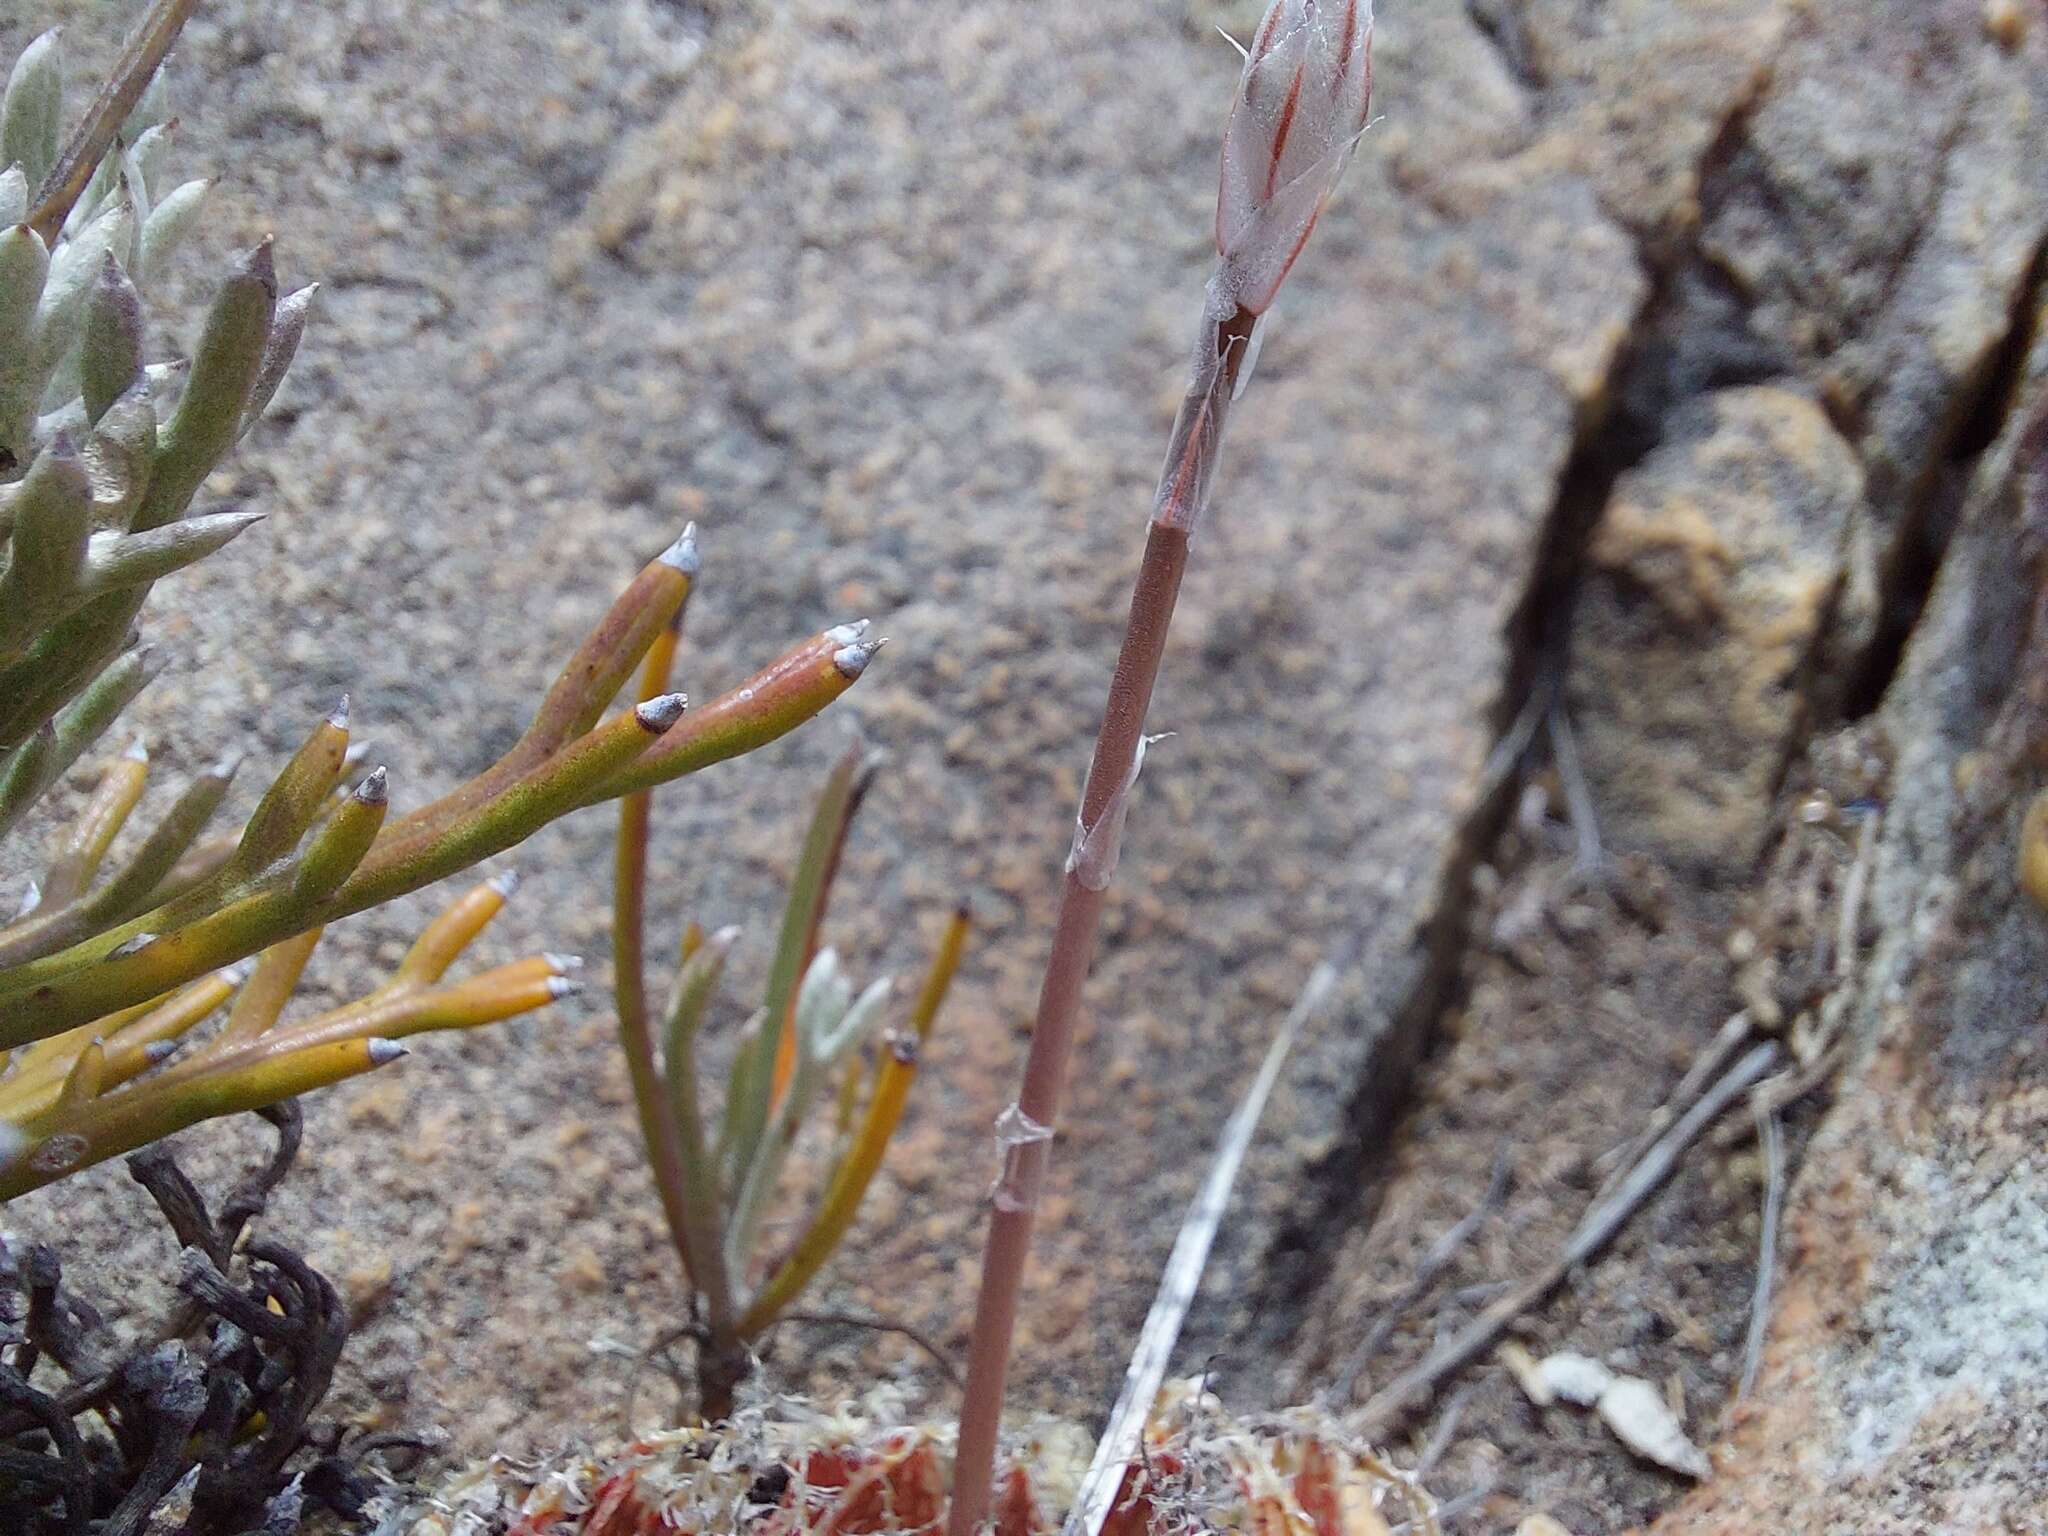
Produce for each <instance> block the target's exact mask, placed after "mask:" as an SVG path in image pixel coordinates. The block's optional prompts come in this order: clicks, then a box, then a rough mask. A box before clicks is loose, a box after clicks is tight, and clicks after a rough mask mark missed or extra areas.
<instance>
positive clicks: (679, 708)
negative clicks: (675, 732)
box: [633, 693, 690, 736]
mask: <svg viewBox="0 0 2048 1536" xmlns="http://www.w3.org/2000/svg"><path fill="white" fill-rule="evenodd" d="M689 705H690V701H689V699H688V698H687V697H686V696H685V695H683V694H680V693H664V694H662V695H661V696H660V697H659V698H653V699H649V700H648V701H647V702H646V703H645V704H642V705H640V706H639V707H638V708H637V709H635V710H634V711H633V718H634V719H636V720H638V721H639V722H640V724H641V726H642V727H644V728H645V729H646V730H649V731H651V732H653V733H654V734H655V735H657V736H659V735H660V734H661V733H662V732H663V731H666V730H667V729H668V728H669V727H670V726H672V725H674V724H675V723H676V722H677V721H678V720H680V719H682V718H683V711H684V710H686V709H688V708H689Z"/></svg>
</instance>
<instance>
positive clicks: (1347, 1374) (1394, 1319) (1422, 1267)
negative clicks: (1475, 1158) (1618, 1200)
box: [1329, 1145, 1511, 1403]
mask: <svg viewBox="0 0 2048 1536" xmlns="http://www.w3.org/2000/svg"><path fill="white" fill-rule="evenodd" d="M1510 1168H1511V1164H1510V1163H1509V1161H1508V1149H1507V1147H1506V1146H1505V1145H1503V1146H1502V1147H1501V1149H1500V1151H1499V1152H1497V1153H1496V1154H1495V1155H1494V1159H1493V1173H1492V1175H1491V1177H1489V1178H1488V1179H1487V1181H1486V1193H1485V1194H1483V1195H1481V1196H1480V1197H1479V1203H1478V1204H1477V1205H1475V1206H1473V1207H1472V1209H1471V1210H1469V1211H1467V1212H1466V1213H1465V1214H1464V1215H1463V1216H1461V1217H1459V1218H1458V1220H1457V1222H1456V1223H1455V1224H1454V1225H1452V1226H1451V1227H1450V1229H1449V1230H1447V1231H1446V1232H1445V1233H1444V1234H1443V1235H1442V1236H1441V1237H1439V1238H1438V1239H1437V1240H1436V1241H1435V1242H1433V1243H1431V1244H1430V1245H1429V1251H1428V1252H1427V1253H1425V1254H1424V1255H1423V1256H1422V1262H1421V1263H1420V1264H1418V1265H1417V1266H1416V1268H1415V1274H1414V1276H1413V1277H1412V1278H1411V1279H1410V1280H1409V1282H1408V1283H1407V1284H1406V1285H1405V1286H1403V1287H1402V1288H1401V1290H1400V1292H1399V1294H1397V1295H1396V1296H1395V1297H1394V1299H1393V1300H1392V1301H1389V1302H1388V1303H1387V1304H1386V1305H1385V1306H1383V1307H1382V1308H1380V1312H1379V1316H1377V1317H1376V1318H1374V1319H1373V1325H1372V1327H1371V1328H1370V1329H1368V1330H1367V1331H1366V1335H1365V1337H1364V1338H1363V1339H1362V1340H1360V1341H1359V1345H1358V1347H1357V1348H1356V1349H1354V1350H1353V1351H1352V1352H1351V1357H1350V1358H1349V1359H1348V1360H1346V1361H1345V1362H1344V1369H1343V1370H1342V1371H1341V1372H1340V1373H1339V1374H1338V1377H1337V1382H1336V1385H1335V1386H1334V1387H1333V1388H1332V1389H1331V1392H1330V1399H1329V1400H1330V1401H1332V1402H1336V1403H1344V1402H1349V1401H1350V1399H1351V1393H1352V1389H1353V1388H1354V1387H1356V1386H1357V1384H1358V1378H1359V1376H1360V1374H1361V1373H1362V1372H1363V1371H1364V1370H1365V1367H1366V1366H1367V1365H1368V1364H1370V1363H1371V1362H1372V1361H1373V1360H1374V1359H1375V1358H1376V1357H1377V1356H1378V1355H1379V1352H1380V1351H1381V1350H1382V1349H1383V1348H1385V1347H1386V1343H1387V1340H1388V1339H1390V1338H1392V1337H1393V1333H1394V1330H1395V1329H1396V1328H1398V1327H1399V1326H1400V1325H1401V1319H1402V1318H1403V1317H1405V1316H1407V1315H1408V1312H1409V1311H1410V1310H1411V1309H1412V1308H1413V1307H1414V1306H1415V1304H1416V1303H1417V1302H1419V1301H1421V1300H1422V1298H1423V1297H1425V1296H1427V1295H1428V1294H1429V1291H1430V1287H1432V1286H1433V1285H1435V1284H1436V1282H1437V1280H1438V1278H1439V1277H1440V1276H1441V1275H1442V1274H1443V1272H1444V1270H1445V1269H1447V1268H1448V1267H1449V1266H1450V1262H1451V1260H1452V1259H1453V1258H1454V1257H1455V1256H1456V1255H1457V1252H1458V1250H1459V1249H1460V1248H1462V1247H1464V1246H1465V1244H1466V1243H1467V1242H1468V1241H1470V1240H1471V1237H1472V1234H1473V1233H1475V1232H1477V1231H1478V1230H1479V1228H1480V1226H1481V1225H1482V1224H1483V1223H1484V1222H1485V1221H1486V1218H1487V1217H1488V1216H1490V1215H1491V1214H1492V1213H1493V1210H1494V1208H1495V1207H1496V1206H1498V1205H1499V1204H1500V1202H1501V1200H1502V1198H1503V1197H1504V1196H1505V1195H1506V1194H1507V1191H1508V1175H1509V1171H1510Z"/></svg>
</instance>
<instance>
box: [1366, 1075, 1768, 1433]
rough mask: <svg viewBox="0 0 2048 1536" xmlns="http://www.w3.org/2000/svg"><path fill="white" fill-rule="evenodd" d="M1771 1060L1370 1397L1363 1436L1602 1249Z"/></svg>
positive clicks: (1715, 1094) (1684, 1124)
mask: <svg viewBox="0 0 2048 1536" xmlns="http://www.w3.org/2000/svg"><path fill="white" fill-rule="evenodd" d="M1777 1056H1778V1047H1777V1045H1776V1044H1775V1043H1774V1042H1771V1041H1766V1042H1764V1043H1763V1044H1761V1045H1759V1046H1757V1047H1755V1048H1754V1049H1753V1050H1751V1051H1750V1052H1749V1053H1748V1054H1747V1055H1746V1056H1744V1057H1743V1058H1742V1059H1741V1060H1740V1061H1738V1062H1737V1063H1736V1064H1735V1065H1734V1066H1733V1067H1731V1068H1730V1069H1729V1070H1728V1071H1727V1073H1726V1074H1725V1075H1723V1076H1722V1078H1721V1079H1720V1080H1719V1081H1718V1082H1716V1083H1715V1084H1714V1086H1713V1087H1712V1088H1710V1089H1708V1090H1707V1092H1706V1093H1705V1094H1704V1095H1703V1096H1702V1097H1701V1098H1700V1100H1699V1102H1698V1103H1696V1104H1694V1105H1693V1106H1692V1108H1691V1109H1689V1110H1687V1111H1686V1112H1685V1114H1684V1115H1683V1116H1681V1117H1680V1119H1679V1121H1678V1123H1677V1124H1676V1125H1674V1126H1672V1127H1671V1129H1670V1130H1668V1131H1666V1132H1665V1133H1664V1135H1662V1136H1661V1137H1659V1138H1658V1139H1657V1141H1656V1142H1655V1143H1654V1144H1653V1145H1652V1146H1651V1147H1650V1149H1649V1151H1648V1152H1647V1153H1646V1154H1645V1155H1644V1156H1643V1158H1642V1159H1641V1160H1640V1161H1638V1162H1637V1163H1636V1164H1635V1165H1634V1166H1633V1167H1631V1168H1630V1169H1629V1170H1628V1172H1627V1173H1626V1174H1625V1175H1624V1176H1623V1178H1622V1179H1621V1181H1620V1183H1619V1184H1618V1185H1617V1186H1616V1188H1615V1190H1614V1192H1613V1194H1611V1195H1609V1196H1607V1197H1606V1198H1605V1199H1602V1200H1600V1201H1597V1202H1596V1203H1595V1204H1594V1205H1593V1207H1592V1208H1591V1209H1590V1210H1588V1211H1587V1212H1586V1214H1585V1216H1584V1218H1583V1219H1582V1220H1581V1221H1580V1222H1579V1225H1578V1227H1577V1228H1576V1229H1575V1230H1574V1231H1573V1233H1572V1235H1571V1237H1570V1238H1569V1239H1568V1240H1567V1241H1566V1242H1565V1245H1564V1247H1563V1249H1562V1250H1561V1251H1560V1252H1559V1253H1558V1255H1557V1257H1555V1258H1554V1259H1552V1260H1551V1261H1550V1263H1548V1264H1546V1265H1545V1266H1544V1267H1543V1268H1542V1269H1541V1270H1539V1271H1537V1272H1536V1273H1535V1274H1534V1275H1532V1276H1530V1278H1529V1279H1527V1280H1525V1281H1523V1282H1522V1283H1521V1284H1520V1285H1518V1286H1516V1287H1515V1288H1514V1289H1513V1290H1511V1291H1509V1292H1508V1294H1507V1295H1505V1296H1503V1297H1502V1298H1501V1299H1500V1300H1499V1301H1497V1302H1495V1303H1494V1304H1493V1305H1492V1306H1490V1307H1488V1308H1487V1309H1486V1310H1485V1311H1484V1312H1482V1313H1480V1314H1479V1316H1477V1317H1476V1318H1474V1319H1473V1320H1472V1321H1471V1322H1469V1323H1467V1324H1466V1325H1465V1326H1464V1327H1463V1328H1461V1329H1459V1330H1458V1331H1457V1332H1456V1333H1455V1334H1453V1335H1452V1336H1451V1337H1450V1338H1449V1339H1447V1340H1445V1341H1444V1342H1443V1343H1442V1344H1440V1345H1438V1346H1437V1347H1436V1348H1435V1349H1433V1350H1431V1351H1430V1353H1429V1354H1428V1356H1426V1357H1425V1358H1424V1359H1423V1361H1422V1362H1421V1363H1420V1364H1419V1365H1417V1366H1415V1367H1414V1368H1412V1369H1411V1370H1408V1371H1406V1372H1404V1373H1403V1374H1402V1375H1400V1376H1397V1377H1396V1378H1395V1379H1394V1380H1393V1381H1391V1382H1389V1383H1388V1384H1387V1385H1386V1386H1385V1387H1384V1388H1382V1389H1381V1390H1380V1391H1379V1392H1377V1393H1375V1394H1374V1395H1373V1397H1372V1399H1371V1400H1370V1401H1368V1402H1367V1403H1366V1405H1365V1406H1364V1408H1362V1409H1361V1410H1359V1419H1360V1422H1361V1427H1362V1428H1363V1429H1364V1430H1365V1431H1366V1432H1368V1433H1378V1432H1382V1431H1384V1430H1385V1429H1386V1428H1387V1426H1389V1425H1391V1424H1392V1423H1394V1422H1395V1421H1396V1420H1398V1419H1399V1418H1400V1417H1401V1416H1402V1415H1404V1414H1406V1413H1408V1412H1410V1411H1412V1410H1413V1409H1414V1408H1416V1407H1418V1406H1419V1405H1420V1404H1422V1403H1424V1402H1426V1401H1427V1400H1428V1399H1429V1397H1430V1395H1431V1394H1432V1393H1434V1392H1435V1391H1436V1389H1437V1387H1438V1386H1440V1385H1441V1384H1442V1383H1443V1381H1444V1380H1445V1378H1447V1377H1449V1376H1450V1375H1452V1374H1453V1373H1454V1372H1456V1371H1459V1370H1461V1369H1463V1368H1464V1366H1466V1365H1467V1364H1468V1363H1470V1362H1471V1361H1472V1360H1473V1359H1474V1358H1475V1357H1476V1356H1477V1355H1478V1354H1479V1353H1480V1352H1481V1351H1482V1350H1484V1349H1486V1348H1487V1347H1488V1346H1490V1345H1491V1344H1492V1343H1493V1342H1494V1340H1496V1339H1498V1338H1499V1337H1500V1335H1501V1334H1502V1333H1503V1332H1504V1331H1505V1330H1506V1329H1507V1327H1508V1325H1509V1324H1510V1323H1512V1322H1513V1321H1514V1320H1515V1319H1516V1318H1517V1317H1520V1316H1521V1315H1522V1314H1523V1313H1524V1312H1526V1311H1528V1310H1529V1309H1530V1308H1531V1307H1533V1306H1535V1305H1537V1304H1538V1303H1539V1302H1541V1301H1542V1300H1543V1299H1544V1298H1545V1297H1546V1296H1548V1295H1549V1294H1550V1293H1551V1292H1552V1291H1553V1290H1555V1289H1556V1288H1557V1286H1558V1285H1559V1284H1560V1283H1561V1282H1562V1281H1563V1280H1564V1277H1565V1276H1566V1275H1568V1274H1570V1273H1571V1271H1572V1269H1573V1267H1574V1266H1575V1265H1579V1264H1583V1263H1584V1262H1585V1261H1586V1260H1587V1259H1589V1258H1591V1257H1592V1256H1593V1255H1594V1254H1596V1253H1598V1252H1599V1251H1600V1249H1601V1248H1603V1247H1605V1246H1606V1244H1607V1243H1608V1242H1609V1240H1611V1239H1612V1238H1613V1236H1614V1234H1615V1233H1616V1232H1618V1231H1619V1230H1620V1229H1621V1227H1622V1225H1623V1224H1624V1223H1625V1222H1626V1221H1627V1220H1628V1219H1629V1217H1630V1216H1632V1215H1633V1214H1634V1213H1635V1212H1636V1210H1637V1209H1638V1208H1639V1207H1640V1206H1641V1205H1642V1203H1643V1202H1644V1201H1645V1200H1647V1199H1648V1198H1649V1197H1650V1195H1651V1194H1652V1193H1653V1192H1654V1191H1655V1190H1656V1189H1657V1187H1658V1186H1659V1185H1661V1184H1662V1183H1663V1182H1664V1180H1665V1179H1667V1178H1669V1177H1670V1176H1671V1173H1672V1170H1673V1169H1675V1168H1676V1167H1677V1166H1678V1160H1679V1158H1680V1157H1681V1156H1682V1155H1683V1153H1684V1152H1685V1149H1686V1148H1687V1147H1688V1146H1690V1145H1691V1144H1692V1143H1693V1141H1694V1140H1695V1139H1696V1138H1697V1137H1698V1136H1699V1134H1700V1133H1701V1132H1702V1131H1704V1130H1705V1129H1706V1128H1707V1127H1708V1126H1709V1125H1711V1124H1712V1123H1713V1122H1714V1121H1715V1120H1716V1119H1718V1118H1719V1117H1720V1114H1721V1112H1722V1111H1723V1110H1725V1109H1726V1108H1727V1107H1728V1106H1729V1105H1730V1104H1732V1103H1733V1102H1734V1101H1735V1100H1736V1099H1738V1098H1740V1097H1741V1096H1742V1095H1743V1094H1744V1093H1746V1092H1748V1091H1749V1089H1750V1088H1751V1087H1752V1086H1753V1085H1754V1084H1755V1083H1756V1082H1757V1080H1758V1079H1760V1078H1761V1077H1762V1076H1763V1075H1764V1074H1765V1073H1766V1072H1768V1071H1769V1070H1770V1069H1771V1065H1772V1063H1773V1062H1775V1061H1776V1060H1777Z"/></svg>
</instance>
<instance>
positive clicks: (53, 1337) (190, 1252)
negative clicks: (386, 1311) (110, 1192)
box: [0, 1105, 380, 1536]
mask: <svg viewBox="0 0 2048 1536" xmlns="http://www.w3.org/2000/svg"><path fill="white" fill-rule="evenodd" d="M266 1118H268V1119H270V1120H271V1122H272V1124H273V1126H274V1127H275V1130H276V1133H277V1145H276V1148H275V1149H274V1151H273V1153H272V1155H271V1156H270V1158H269V1159H268V1160H267V1162H266V1163H265V1164H264V1165H263V1166H262V1167H261V1168H260V1169H258V1170H257V1171H256V1172H255V1173H254V1174H253V1175H251V1176H250V1177H249V1178H247V1179H246V1180H244V1181H243V1183H242V1184H241V1185H240V1186H238V1187H237V1188H236V1189H234V1190H233V1191H232V1192H231V1193H230V1194H229V1195H228V1198H227V1199H226V1200H225V1201H223V1202H222V1203H221V1205H220V1208H219V1210H218V1212H217V1213H216V1212H215V1211H213V1210H211V1209H209V1207H208V1204H207V1202H206V1199H205V1197H204V1196H203V1195H201V1194H200V1192H199V1190H198V1189H197V1188H196V1187H195V1186H194V1185H193V1184H192V1182H191V1180H190V1179H188V1178H187V1177H186V1176H185V1174H184V1172H183V1170H182V1169H180V1168H179V1166H178V1164H177V1162H176V1161H175V1159H173V1157H172V1156H171V1154H170V1152H169V1151H168V1150H166V1149H165V1148H163V1147H160V1146H159V1147H153V1148H150V1149H149V1150H147V1151H145V1152H141V1153H138V1154H137V1155H136V1156H134V1157H132V1158H130V1159H129V1164H128V1166H129V1171H130V1173H131V1174H132V1175H133V1176H134V1178H135V1179H136V1181H137V1182H138V1183H139V1184H141V1185H142V1186H143V1188H144V1189H145V1190H147V1191H148V1193H149V1195H150V1197H151V1198H152V1199H153V1200H154V1201H155V1203H156V1205H157V1208H158V1209H159V1210H160V1211H161V1212H162V1214H163V1217H164V1220H165V1222H166V1223H167V1224H168V1225H169V1227H170V1229H171V1231H172V1233H173V1234H174V1235H175V1237H176V1239H177V1241H178V1243H179V1245H180V1248H181V1251H180V1253H179V1256H178V1260H177V1264H178V1277H177V1289H178V1291H179V1293H180V1295H181V1296H182V1297H183V1301H182V1302H181V1303H180V1305H179V1307H178V1309H177V1311H176V1312H175V1313H174V1315H172V1316H171V1317H169V1318H166V1319H164V1320H163V1322H162V1323H161V1325H160V1326H158V1327H156V1328H155V1329H152V1330H148V1331H145V1332H143V1333H141V1334H139V1335H132V1336H129V1335H117V1333H116V1330H115V1329H114V1328H113V1327H111V1326H110V1325H109V1324H108V1323H107V1322H106V1320H105V1319H104V1318H103V1317H102V1316H101V1314H100V1312H99V1310H98V1309H97V1308H96V1307H94V1306H93V1305H92V1304H91V1303H90V1302H88V1301H86V1300H84V1299H83V1298H81V1297H79V1296H77V1295H76V1294H74V1293H73V1292H71V1291H70V1290H68V1289H67V1288H66V1286H65V1284H64V1270H63V1263H62V1260H61V1258H60V1257H59V1255H58V1253H57V1252H56V1250H55V1249H53V1248H50V1247H47V1246H43V1245H40V1244H37V1245H30V1246H21V1245H16V1244H12V1243H10V1242H9V1241H8V1240H7V1239H6V1238H4V1237H0V1531H6V1532H7V1533H8V1536H86V1533H88V1532H90V1533H92V1536H144V1533H147V1536H209V1533H216V1532H219V1533H229V1532H236V1533H239V1532H243V1531H249V1530H258V1531H269V1530H272V1529H275V1530H279V1531H282V1532H291V1531H295V1530H297V1529H298V1526H299V1520H300V1517H301V1515H302V1514H304V1513H307V1512H309V1511H313V1510H319V1509H325V1510H329V1511H332V1512H335V1513H338V1514H341V1515H345V1516H350V1517H353V1516H355V1515H357V1514H359V1513H360V1512H361V1511H362V1509H363V1508H364V1506H365V1504H366V1503H367V1502H368V1501H369V1499H370V1498H371V1497H372V1496H373V1495H374V1494H375V1493H376V1492H377V1490H378V1486H379V1485H378V1483H377V1482H375V1481H372V1480H370V1479H369V1478H367V1477H366V1476H365V1475H364V1474H363V1473H362V1472H361V1471H360V1470H358V1468H359V1466H360V1464H361V1462H362V1458H363V1457H364V1456H365V1455H367V1454H369V1453H370V1452H372V1451H375V1450H377V1449H379V1448H380V1447H379V1446H377V1445H374V1444H372V1443H370V1442H368V1441H362V1442H358V1443H356V1444H353V1445H351V1444H345V1443H344V1442H343V1440H342V1438H341V1436H340V1435H339V1434H338V1433H336V1432H334V1431H332V1430H327V1429H322V1428H319V1427H316V1426H315V1425H314V1424H313V1423H312V1415H313V1413H314V1412H315V1411H316V1410H317V1409H318V1407H319V1405H320V1403H321V1400H322V1399H323V1398H324V1397H325V1396H326V1394H327V1389H328V1385H329V1382H330V1381H331V1379H332V1376H333V1372H334V1367H335V1362H336V1361H337V1360H338V1359H339V1357H340V1355H341V1350H342V1346H343V1345H344V1344H345V1343H346V1342H347V1339H348V1313H347V1309H346V1308H345V1307H344V1306H343V1304H342V1302H341V1299H340V1298H339V1296H337V1294H336V1293H335V1290H334V1287H333V1286H332V1285H330V1284H329V1283H328V1282H327V1280H326V1279H325V1278H324V1277H322V1276H321V1275H320V1274H319V1273H318V1272H317V1271H315V1270H314V1269H313V1268H312V1267H311V1266H310V1265H308V1264H307V1263H306V1261H305V1260H304V1259H302V1258H300V1257H299V1256H298V1254H297V1253H295V1252H294V1251H293V1250H292V1249H290V1248H289V1247H286V1246H285V1245H283V1244H282V1243H278V1242H275V1241H268V1240H265V1239H262V1238H259V1237H253V1236H249V1235H248V1232H247V1229H248V1227H249V1224H250V1223H251V1222H252V1221H253V1220H254V1219H255V1218H256V1217H257V1216H258V1215H260V1214H261V1212H262V1210H263V1207H264V1204H265V1202H266V1201H267V1199H268V1197H269V1194H270V1192H271V1191H272V1190H273V1189H274V1188H276V1186H277V1184H278V1182H279V1181H280V1180H281V1179H283V1177H284V1176H285V1174H286V1172H287V1171H288V1170H289V1169H290V1167H291V1164H292V1161H293V1158H294V1157H295V1156H296V1154H297V1151H298V1147H299V1139H300V1123H299V1117H298V1113H297V1111H296V1109H295V1108H293V1107H291V1106H288V1105H287V1106H283V1107H281V1108H279V1109H276V1110H273V1111H270V1112H269V1113H268V1114H267V1116H266Z"/></svg>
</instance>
